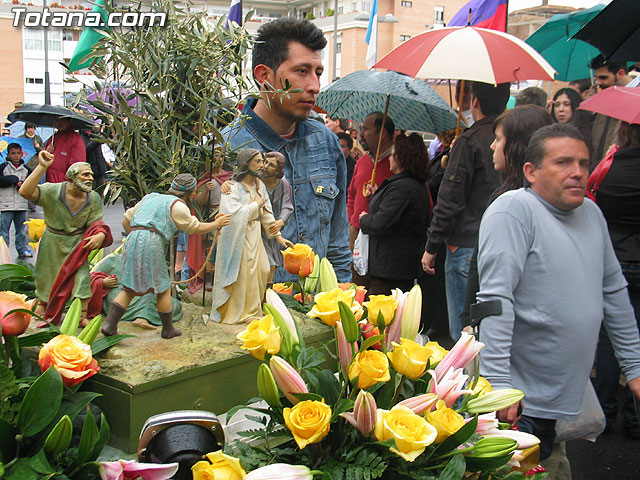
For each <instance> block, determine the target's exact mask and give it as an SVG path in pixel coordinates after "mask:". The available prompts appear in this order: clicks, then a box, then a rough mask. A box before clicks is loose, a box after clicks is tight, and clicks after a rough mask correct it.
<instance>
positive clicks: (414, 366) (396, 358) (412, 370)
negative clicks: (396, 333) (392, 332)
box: [387, 338, 431, 378]
mask: <svg viewBox="0 0 640 480" xmlns="http://www.w3.org/2000/svg"><path fill="white" fill-rule="evenodd" d="M391 344H392V345H393V347H394V348H393V351H392V352H389V353H387V356H388V357H389V360H391V364H392V365H393V368H395V369H396V371H397V372H398V373H400V374H401V375H404V376H406V377H409V378H418V377H421V376H422V374H423V373H424V371H425V370H426V369H427V362H428V360H429V355H430V354H431V350H430V349H428V348H427V347H423V346H422V345H420V344H418V343H416V342H414V341H413V340H409V339H407V338H402V339H400V343H399V344H398V343H396V342H392V343H391Z"/></svg>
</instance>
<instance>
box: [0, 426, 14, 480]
mask: <svg viewBox="0 0 640 480" xmlns="http://www.w3.org/2000/svg"><path fill="white" fill-rule="evenodd" d="M15 454H16V429H15V427H14V426H13V425H11V424H10V423H9V422H7V421H6V420H3V419H1V418H0V462H2V463H9V462H10V461H11V460H13V457H14V456H15ZM0 477H2V476H1V475H0Z"/></svg>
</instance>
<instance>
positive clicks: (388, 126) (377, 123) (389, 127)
mask: <svg viewBox="0 0 640 480" xmlns="http://www.w3.org/2000/svg"><path fill="white" fill-rule="evenodd" d="M371 116H373V117H374V120H373V125H374V127H376V133H380V129H381V128H382V127H383V125H382V119H383V118H384V113H382V112H372V113H370V114H369V115H367V117H371ZM384 129H385V130H386V131H387V133H388V134H389V137H391V138H393V134H394V133H395V131H396V125H395V123H393V120H391V117H390V116H388V115H387V117H386V118H385V119H384Z"/></svg>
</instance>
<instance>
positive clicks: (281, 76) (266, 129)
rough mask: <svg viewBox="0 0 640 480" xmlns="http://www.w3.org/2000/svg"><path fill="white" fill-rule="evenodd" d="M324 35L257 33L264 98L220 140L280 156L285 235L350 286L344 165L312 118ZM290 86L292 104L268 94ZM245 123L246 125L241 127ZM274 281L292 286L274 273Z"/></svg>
mask: <svg viewBox="0 0 640 480" xmlns="http://www.w3.org/2000/svg"><path fill="white" fill-rule="evenodd" d="M326 43H327V42H326V39H325V38H324V36H323V34H322V31H321V30H319V29H318V28H317V27H316V26H315V25H313V24H312V23H311V22H309V21H307V20H298V19H293V18H282V19H278V20H274V21H272V22H269V23H267V24H265V25H263V26H262V27H260V30H259V31H258V38H257V43H256V45H255V47H254V49H253V76H254V78H255V80H256V83H257V84H258V85H259V86H260V89H261V91H262V96H261V98H260V99H259V100H257V101H256V100H250V101H248V102H247V104H246V105H245V107H244V109H243V112H242V114H243V115H242V118H241V119H239V120H238V121H236V122H235V123H233V124H232V125H231V126H230V127H229V128H227V129H226V130H225V131H224V132H223V133H224V135H225V136H226V137H227V138H228V141H229V143H230V144H231V146H232V147H233V148H257V149H259V150H262V151H265V152H269V151H278V152H281V153H282V154H283V155H284V156H285V158H286V159H287V162H286V164H285V168H284V173H285V177H286V179H287V180H288V181H289V183H290V184H291V190H292V197H293V198H292V202H293V208H294V210H293V215H291V217H290V219H289V222H288V224H287V225H285V226H284V228H283V229H282V234H283V236H285V237H286V238H289V239H291V241H292V242H294V243H306V244H308V245H309V246H311V247H312V248H313V250H314V252H315V253H317V254H318V255H319V256H320V257H327V258H328V259H329V260H330V261H331V263H332V264H333V267H334V269H335V271H336V275H337V276H338V280H339V281H340V282H348V281H350V280H351V272H350V269H349V267H350V265H351V259H352V256H351V251H350V250H349V245H348V240H349V231H348V221H347V207H346V190H347V185H346V177H347V174H346V163H345V159H344V155H343V154H342V150H341V149H340V144H339V142H338V139H337V137H336V136H335V135H334V134H333V133H332V132H331V131H330V130H329V129H328V128H327V127H326V126H325V125H323V124H322V123H320V122H317V121H314V120H310V119H309V114H310V112H311V109H312V107H313V106H314V104H315V101H316V97H317V96H318V92H319V90H320V76H321V75H322V71H323V66H322V59H321V57H320V51H321V50H322V49H323V48H324V47H325V45H326ZM285 81H288V82H289V84H290V85H291V88H292V89H300V90H301V92H299V93H291V94H290V95H289V97H287V96H285V95H281V94H276V93H273V91H269V90H272V89H273V88H276V89H280V88H282V86H283V85H285ZM243 120H244V122H243ZM274 280H275V281H287V280H294V278H293V277H292V276H291V275H289V274H288V273H287V272H286V271H285V270H284V269H282V268H278V270H276V274H275V278H274Z"/></svg>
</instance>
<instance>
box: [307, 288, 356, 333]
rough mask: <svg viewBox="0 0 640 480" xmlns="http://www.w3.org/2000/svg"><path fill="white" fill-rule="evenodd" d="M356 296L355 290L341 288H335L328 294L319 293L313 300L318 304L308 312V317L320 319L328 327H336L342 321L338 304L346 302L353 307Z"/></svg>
mask: <svg viewBox="0 0 640 480" xmlns="http://www.w3.org/2000/svg"><path fill="white" fill-rule="evenodd" d="M355 295H356V291H355V290H353V289H352V290H346V291H345V290H342V289H341V288H334V289H333V290H329V291H328V292H321V293H318V294H317V295H316V296H315V297H314V299H313V301H314V302H316V303H315V305H314V306H313V308H312V309H311V310H310V311H309V312H307V316H308V317H311V318H319V319H320V320H322V321H323V322H324V323H325V324H326V325H329V326H330V327H335V325H336V323H337V322H338V320H340V309H339V307H338V302H344V303H345V304H346V305H348V306H349V307H353V297H355Z"/></svg>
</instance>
